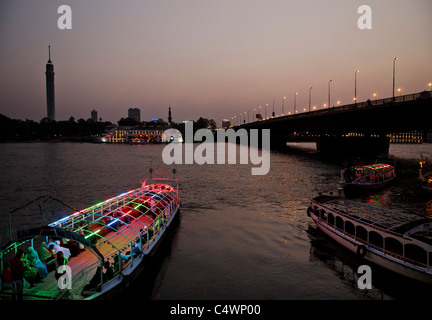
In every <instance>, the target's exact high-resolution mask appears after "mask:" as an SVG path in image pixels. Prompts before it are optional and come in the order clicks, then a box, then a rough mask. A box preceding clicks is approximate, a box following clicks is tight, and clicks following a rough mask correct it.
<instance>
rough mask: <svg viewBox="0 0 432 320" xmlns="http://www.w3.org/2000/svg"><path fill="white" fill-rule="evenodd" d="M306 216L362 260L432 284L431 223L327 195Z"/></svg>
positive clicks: (427, 220) (425, 219)
mask: <svg viewBox="0 0 432 320" xmlns="http://www.w3.org/2000/svg"><path fill="white" fill-rule="evenodd" d="M307 213H308V216H310V217H311V218H312V219H313V221H314V222H315V224H316V225H317V226H318V228H319V229H320V230H322V231H323V232H324V233H325V234H327V235H328V236H330V237H331V238H332V239H334V240H335V241H336V242H338V243H339V244H341V245H342V246H344V247H346V248H347V249H349V250H350V251H352V252H354V253H356V254H357V255H358V256H359V257H360V258H363V259H365V260H366V261H369V262H371V263H373V264H376V265H379V266H381V267H383V268H386V269H388V270H391V271H393V272H396V273H398V274H401V275H403V276H405V277H408V278H411V279H415V280H418V281H421V282H425V283H428V284H432V220H430V219H427V218H422V217H419V216H415V215H411V214H406V213H400V212H395V211H392V210H389V209H385V208H380V207H376V206H373V205H370V204H366V203H361V202H357V201H353V200H350V199H344V198H340V197H336V196H327V195H320V196H317V197H314V198H312V199H311V203H310V207H309V208H308V210H307Z"/></svg>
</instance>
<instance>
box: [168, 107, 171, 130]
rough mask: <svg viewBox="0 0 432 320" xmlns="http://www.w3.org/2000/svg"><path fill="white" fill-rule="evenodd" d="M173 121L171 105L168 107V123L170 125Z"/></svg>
mask: <svg viewBox="0 0 432 320" xmlns="http://www.w3.org/2000/svg"><path fill="white" fill-rule="evenodd" d="M171 121H172V118H171V106H169V108H168V124H169V125H171Z"/></svg>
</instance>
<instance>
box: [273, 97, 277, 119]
mask: <svg viewBox="0 0 432 320" xmlns="http://www.w3.org/2000/svg"><path fill="white" fill-rule="evenodd" d="M275 102H276V100H273V113H272V117H273V118H274V116H275V112H274V104H275Z"/></svg>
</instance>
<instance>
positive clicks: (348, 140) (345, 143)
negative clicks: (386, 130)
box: [317, 135, 390, 158]
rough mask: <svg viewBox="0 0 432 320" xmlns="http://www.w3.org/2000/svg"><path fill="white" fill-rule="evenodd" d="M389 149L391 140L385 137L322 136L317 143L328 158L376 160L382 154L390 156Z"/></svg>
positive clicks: (318, 148) (318, 147) (319, 149)
mask: <svg viewBox="0 0 432 320" xmlns="http://www.w3.org/2000/svg"><path fill="white" fill-rule="evenodd" d="M389 149H390V138H389V137H386V136H385V135H374V136H371V135H364V136H342V135H335V136H328V135H322V136H321V137H320V138H319V140H318V141H317V150H318V151H319V152H320V153H321V154H323V155H324V156H328V157H344V158H350V157H366V158H376V157H377V156H378V155H380V154H388V153H389Z"/></svg>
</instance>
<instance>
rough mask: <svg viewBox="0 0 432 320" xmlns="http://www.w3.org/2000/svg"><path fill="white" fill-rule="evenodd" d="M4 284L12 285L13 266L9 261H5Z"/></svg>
mask: <svg viewBox="0 0 432 320" xmlns="http://www.w3.org/2000/svg"><path fill="white" fill-rule="evenodd" d="M2 286H3V287H5V286H8V287H11V286H12V275H11V268H10V266H9V263H8V262H7V261H5V265H4V269H3V273H2Z"/></svg>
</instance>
